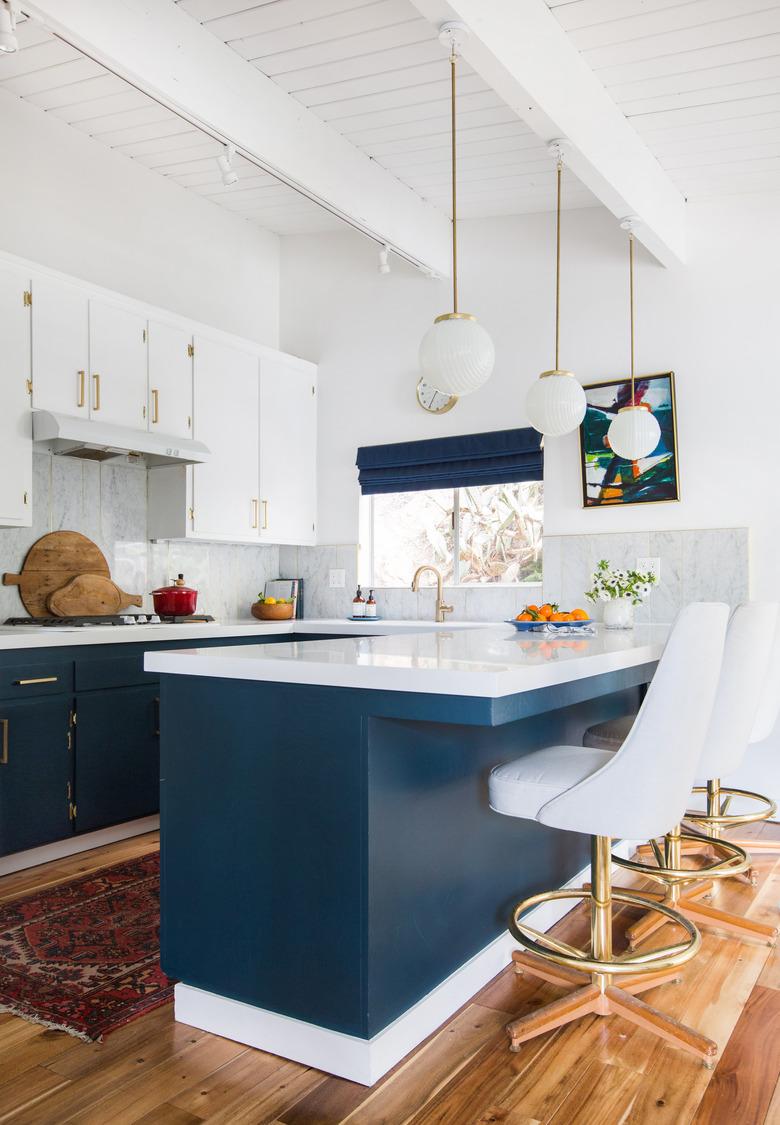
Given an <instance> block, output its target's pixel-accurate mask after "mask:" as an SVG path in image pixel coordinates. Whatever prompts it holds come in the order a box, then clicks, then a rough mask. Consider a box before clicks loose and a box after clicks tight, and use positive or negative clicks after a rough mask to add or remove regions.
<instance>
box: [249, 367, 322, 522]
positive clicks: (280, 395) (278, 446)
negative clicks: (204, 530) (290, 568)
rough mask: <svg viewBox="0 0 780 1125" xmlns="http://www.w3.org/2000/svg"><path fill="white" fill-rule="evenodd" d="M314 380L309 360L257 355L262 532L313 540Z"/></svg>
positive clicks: (315, 413) (314, 498) (315, 512)
mask: <svg viewBox="0 0 780 1125" xmlns="http://www.w3.org/2000/svg"><path fill="white" fill-rule="evenodd" d="M316 390H317V381H316V373H315V369H314V368H313V366H312V365H310V364H301V363H296V362H295V361H294V360H288V359H285V357H283V356H280V357H279V358H274V359H270V358H269V359H266V358H263V359H261V361H260V538H261V539H263V540H265V541H266V542H269V543H292V544H306V543H313V542H314V541H315V525H316V519H317V398H316Z"/></svg>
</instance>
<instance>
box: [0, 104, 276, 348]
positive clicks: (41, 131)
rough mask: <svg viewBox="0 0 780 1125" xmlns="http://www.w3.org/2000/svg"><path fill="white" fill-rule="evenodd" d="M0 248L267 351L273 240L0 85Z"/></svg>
mask: <svg viewBox="0 0 780 1125" xmlns="http://www.w3.org/2000/svg"><path fill="white" fill-rule="evenodd" d="M0 154H2V159H0V202H1V204H2V223H1V224H0V249H3V250H6V251H8V252H9V253H12V254H19V255H20V256H22V257H24V258H29V259H31V260H33V261H36V262H40V263H42V264H43V265H47V266H50V267H52V268H54V269H59V270H62V271H63V272H65V273H69V274H73V275H75V276H76V277H80V278H83V279H84V280H87V281H92V282H95V283H97V284H99V285H104V286H106V287H108V288H110V289H115V290H118V291H119V292H121V293H125V294H127V295H128V296H131V297H136V298H138V299H140V300H144V301H147V302H149V303H150V304H156V305H160V306H162V307H163V308H167V309H171V310H173V311H174V312H177V313H180V314H182V315H183V316H189V317H192V318H193V319H195V320H201V321H203V322H205V323H207V324H212V325H214V326H216V327H218V328H222V329H224V330H225V331H227V332H235V333H237V334H238V335H240V336H245V337H248V338H249V339H252V340H257V341H258V342H260V343H263V344H268V345H269V346H271V347H274V346H276V345H277V344H278V323H279V239H278V238H277V237H276V235H273V234H270V233H268V232H267V231H262V230H260V229H259V228H257V227H254V226H252V225H251V224H249V223H247V222H246V221H244V220H242V219H240V218H238V216H236V215H233V214H231V213H230V212H227V211H224V210H222V209H220V208H219V207H217V206H216V205H215V204H213V203H210V202H208V201H207V200H205V199H201V198H200V197H199V196H197V195H196V194H194V193H193V192H189V191H185V190H184V189H183V188H181V187H180V186H179V185H178V184H174V183H171V182H170V181H168V180H166V179H165V178H164V177H163V176H160V175H158V174H157V173H156V172H151V171H149V170H148V169H147V168H144V167H143V166H142V165H140V164H136V163H133V162H132V161H131V160H128V159H127V158H126V157H123V156H121V155H119V154H118V153H115V152H112V151H111V150H110V149H108V148H106V147H105V146H104V145H102V144H100V143H99V142H97V141H94V140H92V139H91V138H90V137H87V136H86V135H84V134H83V133H80V132H79V131H78V130H77V129H74V128H72V127H71V126H69V125H66V124H64V123H63V122H62V121H59V120H58V119H57V118H54V117H51V116H48V115H47V114H45V113H43V112H41V111H40V110H39V109H36V108H35V107H34V106H31V105H28V104H27V103H25V102H23V101H21V100H19V99H17V98H14V97H13V96H11V95H10V94H8V93H7V92H6V91H0Z"/></svg>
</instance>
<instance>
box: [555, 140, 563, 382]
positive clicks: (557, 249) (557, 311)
mask: <svg viewBox="0 0 780 1125" xmlns="http://www.w3.org/2000/svg"><path fill="white" fill-rule="evenodd" d="M562 175H563V162H562V160H561V159H560V158H559V159H558V205H557V217H556V227H555V369H556V371H557V370H558V368H559V367H560V366H561V365H560V362H559V351H560V338H561V179H562Z"/></svg>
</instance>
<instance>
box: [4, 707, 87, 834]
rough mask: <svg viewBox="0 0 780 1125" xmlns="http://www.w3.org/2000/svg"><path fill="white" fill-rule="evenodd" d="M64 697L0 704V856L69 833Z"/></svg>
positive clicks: (68, 780)
mask: <svg viewBox="0 0 780 1125" xmlns="http://www.w3.org/2000/svg"><path fill="white" fill-rule="evenodd" d="M69 710H70V699H69V697H68V696H57V697H53V698H48V699H46V698H40V699H31V700H30V701H29V702H27V703H1V702H0V854H2V855H7V854H8V853H9V852H18V851H23V850H24V849H25V848H36V847H38V846H39V845H41V844H50V843H51V842H52V841H53V840H62V839H64V838H65V837H66V836H70V834H71V832H72V824H71V821H70V817H69V800H68V785H69V784H70V782H71V755H70V753H69V752H68V732H69V725H68V723H69Z"/></svg>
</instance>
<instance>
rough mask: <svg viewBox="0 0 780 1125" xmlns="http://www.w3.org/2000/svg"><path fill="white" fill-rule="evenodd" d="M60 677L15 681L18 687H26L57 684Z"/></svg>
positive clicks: (41, 677)
mask: <svg viewBox="0 0 780 1125" xmlns="http://www.w3.org/2000/svg"><path fill="white" fill-rule="evenodd" d="M58 679H59V677H58V676H37V677H36V678H35V679H33V680H14V684H15V685H16V686H17V687H25V686H26V685H27V684H56V682H57V680H58Z"/></svg>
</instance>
